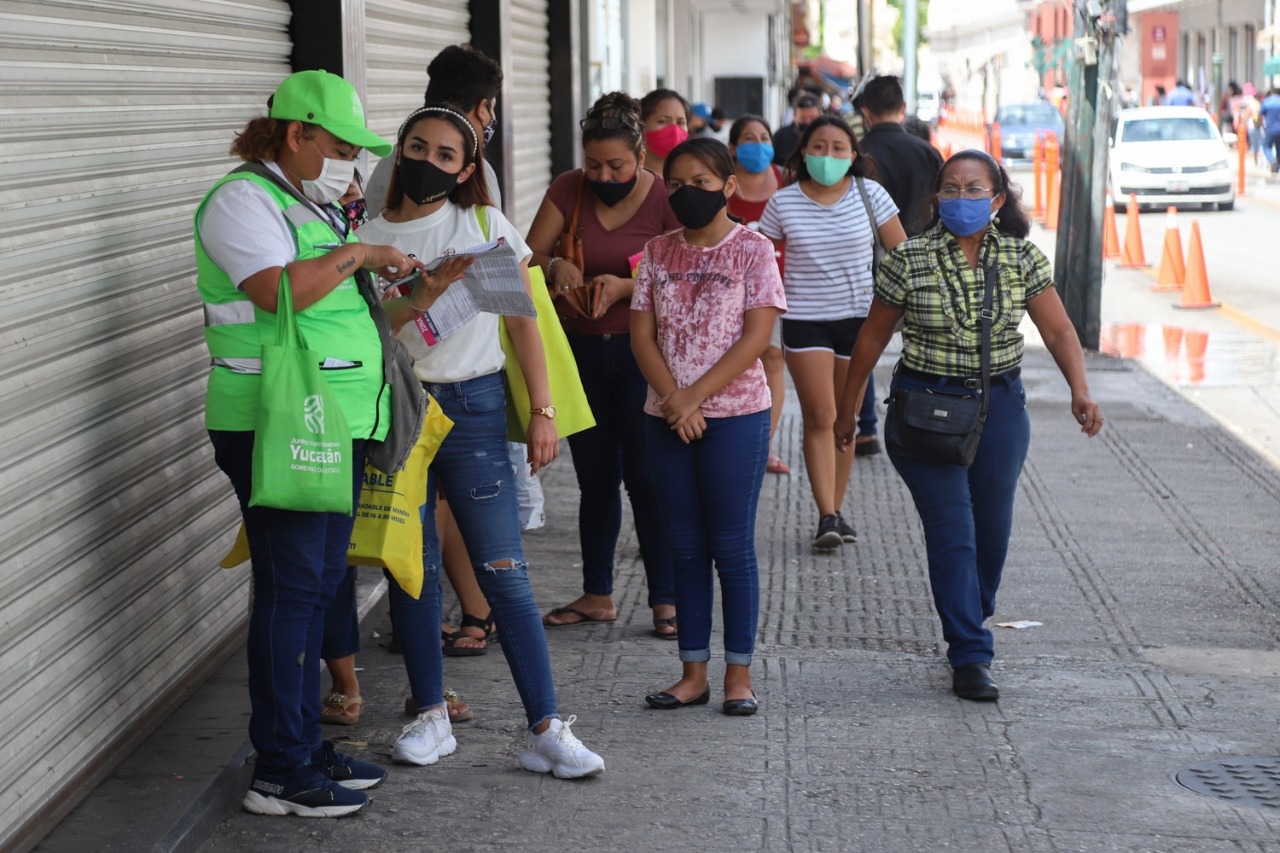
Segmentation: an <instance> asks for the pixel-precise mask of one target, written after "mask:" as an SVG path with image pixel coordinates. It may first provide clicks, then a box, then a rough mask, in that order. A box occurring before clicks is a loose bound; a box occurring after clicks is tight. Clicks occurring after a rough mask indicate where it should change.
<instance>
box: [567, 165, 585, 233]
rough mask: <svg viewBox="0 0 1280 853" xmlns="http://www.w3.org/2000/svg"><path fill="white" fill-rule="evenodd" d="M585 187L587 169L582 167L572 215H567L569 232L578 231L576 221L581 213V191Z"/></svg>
mask: <svg viewBox="0 0 1280 853" xmlns="http://www.w3.org/2000/svg"><path fill="white" fill-rule="evenodd" d="M586 188H587V170H586V169H583V170H582V171H581V172H580V173H579V176H578V200H577V201H575V202H574V203H573V215H572V216H571V217H569V227H568V228H567V229H565V230H566V231H567V232H568V233H569V234H577V233H578V222H579V220H580V219H581V215H582V191H583V190H585V189H586Z"/></svg>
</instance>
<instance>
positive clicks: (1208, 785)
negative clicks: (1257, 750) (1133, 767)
mask: <svg viewBox="0 0 1280 853" xmlns="http://www.w3.org/2000/svg"><path fill="white" fill-rule="evenodd" d="M1174 779H1176V780H1177V781H1178V784H1179V785H1181V786H1182V787H1184V788H1186V789H1187V790H1188V791H1194V792H1195V793H1197V794H1200V795H1201V796H1205V797H1212V798H1213V799H1215V800H1222V801H1223V802H1227V803H1231V804H1232V805H1236V806H1257V807H1261V808H1269V809H1280V756H1275V755H1254V756H1249V757H1247V758H1224V759H1221V760H1219V761H1201V762H1199V763H1197V764H1192V765H1191V766H1190V767H1184V768H1182V769H1181V770H1179V771H1178V772H1177V773H1176V774H1175V775H1174Z"/></svg>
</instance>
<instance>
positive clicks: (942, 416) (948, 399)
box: [884, 264, 999, 468]
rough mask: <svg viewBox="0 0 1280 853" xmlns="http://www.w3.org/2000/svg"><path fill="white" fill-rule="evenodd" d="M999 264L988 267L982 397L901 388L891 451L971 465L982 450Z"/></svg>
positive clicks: (889, 422)
mask: <svg viewBox="0 0 1280 853" xmlns="http://www.w3.org/2000/svg"><path fill="white" fill-rule="evenodd" d="M998 276H999V273H998V272H997V269H996V265H995V264H992V265H991V266H990V267H988V268H987V275H986V289H985V291H984V293H983V295H982V313H981V315H980V316H981V318H982V395H981V397H979V398H978V399H974V398H973V397H970V396H968V395H966V394H947V393H945V392H942V391H936V390H934V389H932V388H910V389H908V388H899V389H898V390H897V391H894V392H893V394H892V396H891V397H890V398H889V402H890V404H891V405H890V408H889V415H888V417H887V418H886V419H885V425H884V440H885V444H886V445H887V446H888V448H889V452H891V453H900V454H902V455H903V456H909V457H910V458H912V459H918V460H920V461H921V462H935V463H938V464H940V465H961V466H963V467H965V468H968V467H969V466H970V465H972V464H973V457H974V456H975V455H977V453H978V442H979V441H981V439H982V428H983V427H984V426H985V425H986V423H987V403H988V398H989V397H990V393H991V321H992V319H993V317H994V315H993V314H992V311H991V302H992V298H993V297H994V295H995V289H996V287H995V286H996V279H997V277H998Z"/></svg>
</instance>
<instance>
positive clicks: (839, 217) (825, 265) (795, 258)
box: [760, 180, 898, 320]
mask: <svg viewBox="0 0 1280 853" xmlns="http://www.w3.org/2000/svg"><path fill="white" fill-rule="evenodd" d="M863 183H864V185H865V186H866V188H867V196H868V197H869V198H870V199H871V210H872V212H873V213H874V214H875V220H876V221H875V226H874V227H875V228H876V229H879V228H880V226H882V225H884V224H885V223H886V222H888V221H889V220H890V219H892V218H893V217H895V216H897V215H898V208H897V206H896V205H895V204H894V203H893V199H892V198H890V197H889V193H888V192H886V191H885V189H884V187H882V186H880V185H879V184H877V183H876V182H875V181H870V180H867V181H864V182H863ZM760 233H762V234H764V235H765V236H766V237H769V238H771V239H774V240H786V242H787V250H786V258H785V260H786V267H785V273H784V276H783V280H782V283H783V286H784V287H785V288H786V293H787V319H788V320H844V319H847V318H849V317H865V316H867V312H868V311H869V310H870V309H871V291H872V288H873V285H874V282H873V281H872V279H871V259H872V247H873V245H874V237H875V235H874V234H873V233H872V225H871V223H869V222H868V221H867V208H866V206H865V205H864V204H863V203H862V196H861V195H860V194H859V193H858V184H857V182H856V181H850V182H849V191H848V192H847V193H845V195H844V197H843V198H842V199H840V200H839V201H837V202H836V203H835V204H819V203H818V202H816V201H814V200H813V199H811V198H809V197H808V196H807V195H805V194H804V193H803V192H802V191H801V189H800V185H799V184H791V185H790V186H786V187H783V188H782V189H780V190H778V191H777V192H776V193H774V194H773V198H771V199H769V203H768V204H767V205H765V209H764V215H763V216H761V217H760Z"/></svg>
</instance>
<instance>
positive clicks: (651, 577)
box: [568, 334, 675, 607]
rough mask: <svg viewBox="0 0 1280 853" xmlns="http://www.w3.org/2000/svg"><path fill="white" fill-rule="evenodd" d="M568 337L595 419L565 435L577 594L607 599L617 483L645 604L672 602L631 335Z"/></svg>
mask: <svg viewBox="0 0 1280 853" xmlns="http://www.w3.org/2000/svg"><path fill="white" fill-rule="evenodd" d="M568 338H569V346H570V347H572V348H573V356H574V359H575V360H576V361H577V363H578V375H579V376H580V377H581V378H582V388H583V390H584V391H586V394H587V402H588V403H590V404H591V413H592V414H593V415H595V419H596V425H595V426H594V427H592V428H591V429H589V430H585V431H583V432H580V433H577V434H576V435H571V436H569V449H570V450H571V451H573V470H574V472H575V473H576V474H577V475H578V490H579V492H580V493H581V498H580V501H579V503H578V538H579V540H580V542H581V544H582V591H583V592H585V593H588V594H590V595H612V594H613V560H614V552H615V551H617V548H618V534H619V533H620V532H621V530H622V495H621V494H620V492H619V486H622V485H624V484H625V485H626V487H627V495H628V497H629V498H630V499H631V514H632V517H633V518H634V519H635V525H636V539H637V540H638V541H639V543H640V558H641V559H642V560H643V561H644V573H645V577H646V578H647V580H648V585H649V606H650V607H655V606H657V605H659V604H672V603H674V602H675V589H674V586H673V584H674V581H673V574H672V567H671V550H670V544H669V543H668V541H667V534H666V530H665V529H664V528H663V526H662V524H661V522H660V519H659V516H658V494H657V492H656V491H655V490H654V487H653V480H652V479H651V478H650V474H649V463H648V461H647V457H646V450H645V438H644V435H645V427H644V421H645V414H644V400H645V395H646V394H647V393H648V390H649V383H648V382H646V381H645V378H644V374H642V373H641V372H640V367H639V365H637V364H636V359H635V356H634V355H632V353H631V336H630V335H577V334H570V335H568Z"/></svg>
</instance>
